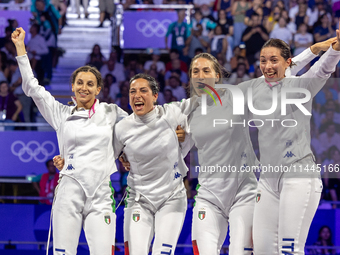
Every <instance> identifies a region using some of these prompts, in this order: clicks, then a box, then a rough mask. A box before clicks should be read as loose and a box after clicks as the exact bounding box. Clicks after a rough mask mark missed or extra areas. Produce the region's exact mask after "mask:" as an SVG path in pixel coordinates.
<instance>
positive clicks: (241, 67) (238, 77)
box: [228, 63, 250, 85]
mask: <svg viewBox="0 0 340 255" xmlns="http://www.w3.org/2000/svg"><path fill="white" fill-rule="evenodd" d="M246 72H247V69H246V65H245V64H244V63H240V64H238V65H237V68H236V72H233V73H232V74H231V76H230V78H229V79H228V83H229V84H232V85H237V84H239V83H241V82H244V81H248V80H250V77H249V75H248V74H247V73H246Z"/></svg>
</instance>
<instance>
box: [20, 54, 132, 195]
mask: <svg viewBox="0 0 340 255" xmlns="http://www.w3.org/2000/svg"><path fill="white" fill-rule="evenodd" d="M17 60H18V64H19V68H20V72H21V76H22V88H23V90H24V92H25V94H26V95H27V96H29V97H32V99H33V100H34V102H35V104H36V105H37V107H38V109H39V111H40V113H41V114H42V116H43V117H44V118H45V120H46V121H47V122H48V123H49V124H50V125H51V126H52V128H53V129H54V130H55V131H56V132H57V138H58V144H59V152H60V154H61V156H62V157H63V158H64V159H65V164H64V168H63V170H62V171H61V173H60V174H61V175H67V176H69V177H71V178H73V179H75V180H76V181H77V182H78V183H79V184H80V185H81V187H82V188H83V189H84V192H85V194H86V196H88V197H92V196H94V194H95V192H96V190H97V188H98V187H99V186H100V184H101V183H102V182H103V181H104V179H105V178H106V177H108V176H109V175H111V174H112V173H114V172H116V171H117V168H116V164H115V158H114V151H113V146H112V144H113V141H112V139H113V128H114V126H115V124H116V123H117V122H118V121H119V120H121V119H122V118H124V117H126V116H127V113H126V112H124V111H123V110H122V109H120V108H119V107H118V106H117V105H115V104H107V103H99V101H98V100H96V101H95V103H94V105H93V106H92V108H91V109H90V110H85V111H76V109H75V108H76V107H74V106H73V107H71V106H67V105H63V104H61V103H59V102H58V101H56V100H55V99H54V97H53V96H52V95H51V94H50V93H49V92H47V91H46V90H45V88H44V87H42V86H40V85H39V84H38V81H37V79H36V78H34V75H33V72H32V69H31V66H30V63H29V60H28V58H27V55H24V56H19V57H17Z"/></svg>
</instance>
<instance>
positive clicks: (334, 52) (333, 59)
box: [299, 29, 340, 97]
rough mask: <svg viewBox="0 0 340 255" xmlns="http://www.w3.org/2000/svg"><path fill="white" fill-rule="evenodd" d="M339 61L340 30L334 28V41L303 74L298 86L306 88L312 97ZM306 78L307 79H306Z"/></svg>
mask: <svg viewBox="0 0 340 255" xmlns="http://www.w3.org/2000/svg"><path fill="white" fill-rule="evenodd" d="M339 61H340V32H339V30H338V29H337V30H336V42H335V43H333V44H331V46H330V47H329V48H328V50H327V51H326V53H325V54H323V55H322V56H321V58H320V59H319V60H318V61H317V62H316V63H315V64H314V65H313V66H312V67H311V68H310V69H309V70H308V72H307V73H305V74H303V75H302V76H301V78H305V79H301V80H300V82H299V86H300V87H304V88H307V89H308V90H310V91H311V93H312V96H313V97H314V96H315V95H316V94H317V93H318V92H319V91H320V89H321V88H322V87H323V86H324V85H325V83H326V81H327V79H328V78H329V77H330V76H331V74H332V73H333V72H334V71H335V67H336V65H337V64H338V63H339ZM306 78H308V79H306Z"/></svg>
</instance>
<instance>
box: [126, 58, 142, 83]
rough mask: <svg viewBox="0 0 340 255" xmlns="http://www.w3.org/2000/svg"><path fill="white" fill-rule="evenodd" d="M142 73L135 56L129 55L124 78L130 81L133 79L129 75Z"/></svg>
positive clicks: (140, 65)
mask: <svg viewBox="0 0 340 255" xmlns="http://www.w3.org/2000/svg"><path fill="white" fill-rule="evenodd" d="M132 72H133V73H132ZM142 72H143V65H142V64H141V63H139V61H138V57H137V55H130V58H129V61H128V64H127V66H126V69H125V77H129V79H131V78H132V77H133V76H131V75H136V74H138V73H142Z"/></svg>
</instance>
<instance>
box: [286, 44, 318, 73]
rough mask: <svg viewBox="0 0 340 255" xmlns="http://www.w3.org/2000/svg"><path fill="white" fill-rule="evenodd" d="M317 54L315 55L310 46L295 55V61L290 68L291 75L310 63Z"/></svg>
mask: <svg viewBox="0 0 340 255" xmlns="http://www.w3.org/2000/svg"><path fill="white" fill-rule="evenodd" d="M315 57H317V55H315V54H314V53H313V52H312V51H311V50H310V47H308V49H305V50H304V51H303V52H301V53H300V54H299V55H297V56H295V57H294V58H293V59H292V61H293V62H294V63H295V65H293V66H292V67H291V68H290V72H291V75H296V74H297V73H298V72H299V71H300V70H301V69H302V68H304V67H305V66H306V65H307V64H308V63H310V62H311V61H312V60H313V59H314V58H315Z"/></svg>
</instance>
